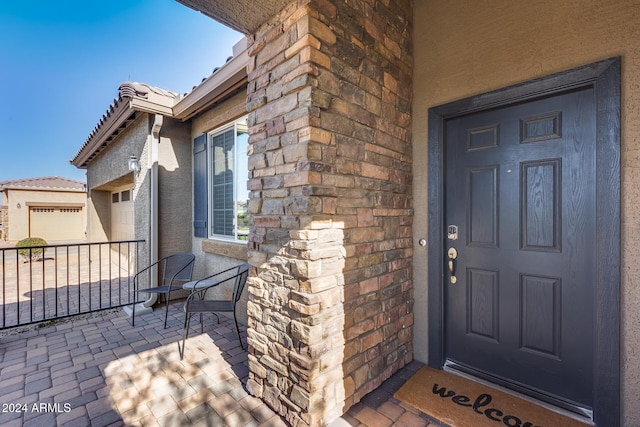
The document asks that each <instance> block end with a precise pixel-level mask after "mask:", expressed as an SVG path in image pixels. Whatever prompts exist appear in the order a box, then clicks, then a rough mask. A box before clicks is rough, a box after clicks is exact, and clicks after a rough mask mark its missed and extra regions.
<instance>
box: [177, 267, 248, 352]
mask: <svg viewBox="0 0 640 427" xmlns="http://www.w3.org/2000/svg"><path fill="white" fill-rule="evenodd" d="M248 275H249V264H240V265H238V266H236V267H232V268H229V269H227V270H224V271H221V272H219V273H216V274H213V275H211V276H208V277H205V278H204V279H200V280H198V281H195V282H191V283H187V284H186V285H185V286H184V287H185V289H191V293H190V294H189V297H188V298H187V301H186V302H185V303H184V331H183V336H182V347H181V346H180V343H178V351H179V352H180V360H182V357H183V356H184V348H185V345H186V341H187V337H188V335H189V325H190V323H191V316H192V315H193V314H196V313H199V314H200V333H203V332H204V326H203V322H202V314H203V313H212V314H213V315H214V316H216V319H218V323H220V317H219V316H218V313H233V321H234V322H235V325H236V335H237V336H238V341H240V347H242V349H243V350H244V343H243V342H242V338H240V329H239V328H238V318H237V316H236V305H237V302H238V300H240V296H241V295H242V291H243V290H244V287H245V285H246V283H247V276H248ZM225 284H227V285H232V286H233V291H232V295H231V298H230V299H222V300H220V299H215V300H213V299H205V295H206V293H207V291H208V290H209V289H211V288H214V287H217V286H221V285H225Z"/></svg>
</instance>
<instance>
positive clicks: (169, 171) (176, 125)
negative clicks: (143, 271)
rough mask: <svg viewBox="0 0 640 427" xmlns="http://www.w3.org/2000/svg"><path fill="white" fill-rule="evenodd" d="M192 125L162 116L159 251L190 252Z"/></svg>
mask: <svg viewBox="0 0 640 427" xmlns="http://www.w3.org/2000/svg"><path fill="white" fill-rule="evenodd" d="M190 131H191V126H190V124H189V123H182V122H179V121H177V120H174V119H169V118H166V117H165V118H164V120H163V123H162V128H161V130H160V143H159V146H158V189H159V190H158V223H159V229H158V237H159V239H158V244H159V247H158V253H159V256H161V257H162V256H166V255H169V254H172V253H176V252H191V228H192V227H191V221H189V218H191V215H192V213H191V212H192V209H191V206H192V204H191V191H190V190H191V175H192V173H191V160H192V157H193V155H192V149H191V133H190Z"/></svg>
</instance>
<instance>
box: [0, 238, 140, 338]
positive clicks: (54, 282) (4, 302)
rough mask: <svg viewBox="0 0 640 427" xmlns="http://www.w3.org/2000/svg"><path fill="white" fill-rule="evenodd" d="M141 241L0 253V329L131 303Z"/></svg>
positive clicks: (0, 251) (5, 249)
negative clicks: (0, 317)
mask: <svg viewBox="0 0 640 427" xmlns="http://www.w3.org/2000/svg"><path fill="white" fill-rule="evenodd" d="M143 246H144V240H127V241H119V242H103V243H78V244H64V245H48V246H32V247H25V248H4V249H0V263H1V264H0V268H1V270H0V285H1V286H2V288H1V289H0V305H1V310H2V312H1V313H0V314H1V315H2V319H1V323H0V329H6V328H11V327H15V326H22V325H28V324H32V323H38V322H45V321H49V320H54V319H59V318H63V317H68V316H74V315H77V314H84V313H91V312H94V311H99V310H106V309H110V308H115V307H121V306H124V305H128V304H131V303H132V302H133V299H134V295H133V276H134V275H135V273H136V271H137V269H138V260H139V258H140V256H141V254H142V253H143V252H142V251H143Z"/></svg>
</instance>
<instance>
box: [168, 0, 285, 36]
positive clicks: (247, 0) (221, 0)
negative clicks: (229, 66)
mask: <svg viewBox="0 0 640 427" xmlns="http://www.w3.org/2000/svg"><path fill="white" fill-rule="evenodd" d="M176 1H177V2H178V3H182V4H183V5H185V6H187V7H190V8H191V9H195V10H197V11H199V12H202V13H203V14H205V15H207V16H209V17H211V18H213V19H215V20H216V21H218V22H220V23H222V24H224V25H226V26H228V27H231V28H233V29H234V30H237V31H240V32H241V33H244V34H253V33H255V32H256V30H257V29H258V28H260V26H261V25H262V24H264V23H265V22H267V20H269V19H270V18H271V17H272V16H274V15H276V14H277V13H278V12H280V11H281V10H282V9H284V7H285V6H286V5H287V4H289V3H291V2H292V0H260V1H256V0H176Z"/></svg>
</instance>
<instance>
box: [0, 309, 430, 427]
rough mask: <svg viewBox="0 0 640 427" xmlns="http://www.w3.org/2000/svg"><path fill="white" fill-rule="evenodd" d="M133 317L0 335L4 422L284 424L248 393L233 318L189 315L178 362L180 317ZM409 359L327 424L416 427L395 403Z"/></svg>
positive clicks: (420, 420) (116, 313) (117, 315)
mask: <svg viewBox="0 0 640 427" xmlns="http://www.w3.org/2000/svg"><path fill="white" fill-rule="evenodd" d="M162 315H163V310H155V311H154V312H153V313H150V314H147V315H144V316H141V317H140V318H137V319H136V326H135V327H132V326H131V323H130V319H129V318H128V317H127V316H126V315H125V313H124V312H123V311H122V310H120V309H116V310H110V311H106V312H101V313H95V314H92V315H85V316H81V317H80V316H79V317H72V318H69V319H66V320H63V321H60V322H58V323H55V324H49V325H47V326H45V327H32V328H30V329H29V330H22V331H21V332H20V333H15V331H12V333H11V334H8V331H0V405H1V407H0V425H2V426H4V427H6V426H47V427H51V426H55V425H59V426H62V425H64V426H96V427H98V426H182V425H183V426H191V425H193V426H230V427H240V426H273V427H276V426H286V425H287V424H286V423H285V422H284V420H283V419H281V418H280V417H279V416H278V415H277V414H275V413H274V412H273V411H272V410H271V409H269V407H268V406H267V405H266V404H264V403H263V402H262V401H261V400H260V399H258V398H255V397H253V396H251V395H249V394H248V393H247V391H246V389H245V387H244V385H245V384H246V380H247V378H248V375H249V370H248V365H247V352H246V351H245V350H242V348H241V347H240V345H239V343H238V340H237V338H236V336H235V331H234V329H233V322H232V321H231V320H229V319H228V318H226V317H224V316H222V317H221V321H220V324H217V323H216V321H215V320H214V318H213V317H211V318H205V330H204V333H203V334H200V326H199V325H198V322H197V321H196V320H197V318H194V321H193V322H192V325H194V328H193V329H192V332H191V336H190V337H189V339H188V340H187V346H186V353H185V357H184V360H183V361H181V360H180V357H179V354H178V346H177V342H179V341H180V339H181V334H182V322H183V314H182V311H181V305H180V304H174V305H172V306H171V308H170V314H169V318H170V320H169V325H168V327H167V329H163V316H162ZM421 366H422V365H421V364H420V363H417V362H414V363H411V364H409V365H408V366H407V367H405V368H404V369H402V370H400V371H399V372H398V373H396V374H395V375H394V376H393V377H391V378H390V379H389V380H387V381H386V382H384V383H383V384H382V385H381V386H380V387H379V388H378V389H377V390H375V391H374V392H372V393H370V394H369V395H367V396H365V398H364V399H363V400H362V401H361V402H360V403H358V404H356V405H354V406H353V407H352V408H351V409H350V410H349V411H348V412H347V413H346V414H345V415H344V416H343V417H341V418H339V419H337V420H335V421H334V422H333V423H332V424H331V426H332V427H342V426H369V427H376V426H391V425H399V426H417V427H419V426H422V427H426V426H428V425H429V421H428V419H427V418H426V416H425V415H424V414H422V413H420V412H419V411H417V410H415V409H414V408H411V407H410V406H408V405H405V404H403V403H402V402H400V401H398V400H396V399H394V398H393V393H394V392H395V390H397V389H398V388H399V387H400V386H401V385H402V384H403V383H404V382H405V381H406V380H407V379H408V378H409V377H410V376H411V375H412V374H413V373H414V372H415V371H416V370H417V369H419V368H420V367H421Z"/></svg>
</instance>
